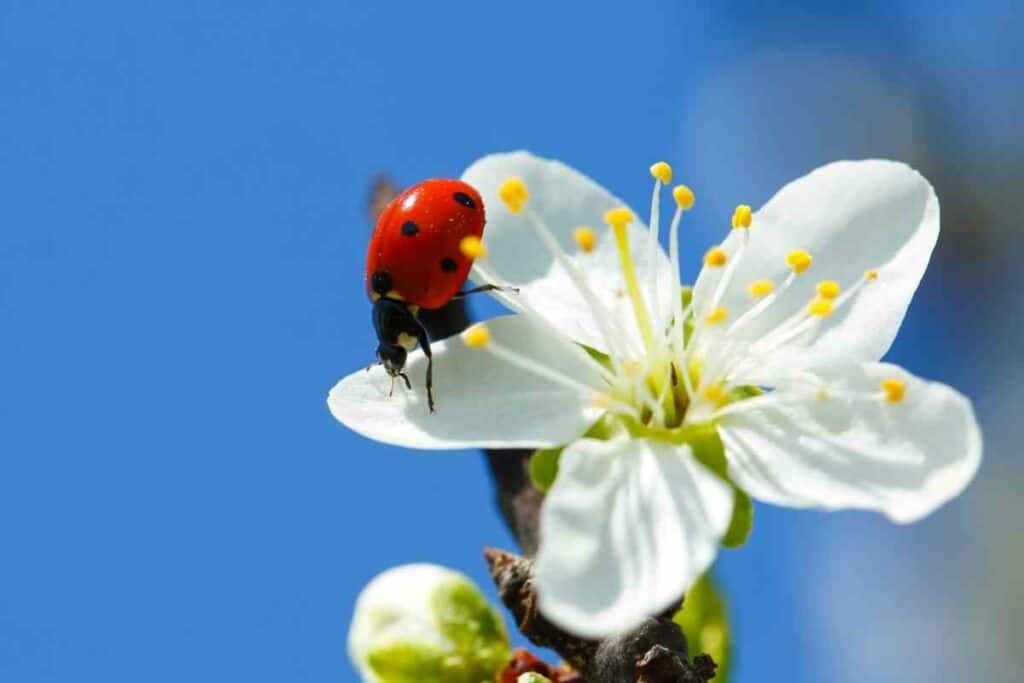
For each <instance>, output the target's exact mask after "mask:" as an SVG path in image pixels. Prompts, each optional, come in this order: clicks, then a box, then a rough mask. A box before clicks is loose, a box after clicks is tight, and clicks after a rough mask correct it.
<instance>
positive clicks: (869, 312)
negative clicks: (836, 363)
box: [694, 160, 939, 364]
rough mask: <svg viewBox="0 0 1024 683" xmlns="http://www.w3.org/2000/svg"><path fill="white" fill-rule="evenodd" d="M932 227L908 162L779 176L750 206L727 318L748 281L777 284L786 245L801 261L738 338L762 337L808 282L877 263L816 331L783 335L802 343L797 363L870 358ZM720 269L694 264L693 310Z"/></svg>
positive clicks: (802, 295) (893, 326)
mask: <svg viewBox="0 0 1024 683" xmlns="http://www.w3.org/2000/svg"><path fill="white" fill-rule="evenodd" d="M744 232H745V231H743V230H733V231H732V233H731V234H730V235H729V237H728V238H727V239H726V240H725V242H724V244H723V248H724V249H725V250H726V252H728V253H729V254H731V255H732V254H735V253H736V251H737V249H738V248H739V245H740V241H741V240H742V239H743V237H744V235H743V233H744ZM938 234H939V203H938V200H937V199H936V197H935V193H934V191H933V190H932V187H931V185H929V184H928V181H927V180H925V179H924V178H923V177H922V176H921V175H920V174H919V173H918V172H917V171H915V170H913V169H912V168H910V167H909V166H906V165H905V164H901V163H897V162H893V161H882V160H868V161H839V162H836V163H832V164H829V165H827V166H823V167H821V168H819V169H817V170H815V171H813V172H811V173H810V174H808V175H806V176H804V177H803V178H800V179H799V180H796V181H794V182H792V183H790V184H789V185H786V186H785V187H784V188H782V190H780V191H779V192H778V194H776V195H775V196H774V197H772V199H771V200H769V201H768V203H767V204H765V205H764V207H762V208H761V210H760V211H758V212H757V213H756V214H754V217H753V224H752V227H751V228H750V230H749V240H750V241H749V244H748V246H747V248H746V251H745V253H744V254H743V256H742V258H741V260H740V262H739V263H738V264H737V266H736V270H735V273H734V276H733V278H732V280H731V281H730V283H729V285H728V287H727V289H726V291H725V294H724V296H723V298H722V301H721V305H722V306H723V307H724V308H725V309H726V310H727V311H729V312H730V314H731V316H732V319H735V318H736V317H738V316H739V315H740V314H742V312H743V311H744V310H747V309H748V308H749V307H750V306H751V305H752V303H753V302H752V301H751V298H750V295H749V293H748V291H747V288H748V287H749V286H750V284H751V283H753V282H755V281H758V280H766V279H767V280H772V281H774V282H775V284H776V285H778V284H780V283H781V282H782V281H783V280H784V279H785V278H786V276H787V275H788V274H789V272H790V271H789V268H788V267H787V265H786V255H787V254H788V253H789V252H790V251H793V250H805V251H807V252H809V253H810V254H811V256H812V257H813V263H812V265H811V267H810V268H809V269H808V270H807V271H806V272H805V273H803V274H802V275H800V276H798V277H797V278H796V280H795V281H794V283H793V285H792V286H791V287H790V288H789V289H788V290H786V291H785V292H783V293H781V294H780V296H779V298H778V299H777V300H776V301H775V302H774V303H773V304H772V305H771V306H770V307H769V308H768V309H767V310H766V311H765V313H763V314H761V315H760V316H758V317H757V318H756V319H755V320H754V321H753V322H752V323H750V324H749V325H745V326H744V327H743V334H744V337H745V338H747V339H763V338H764V337H765V336H766V335H767V334H768V333H769V332H770V331H771V330H773V329H776V328H778V326H779V325H780V323H782V322H783V321H785V320H786V319H788V318H790V316H792V315H794V314H796V313H799V312H800V311H801V310H803V309H804V307H806V306H807V304H808V302H810V301H811V300H812V299H813V298H814V296H815V286H816V284H817V283H818V282H821V281H823V280H834V281H835V282H837V283H838V284H839V285H840V286H841V287H842V288H843V289H844V290H847V289H849V288H850V287H852V286H853V285H854V284H855V283H857V282H859V281H861V280H862V279H863V278H864V274H865V272H866V271H868V270H877V272H878V279H877V280H875V281H873V282H870V283H867V284H866V285H865V286H864V287H863V288H862V289H861V290H860V291H859V292H858V293H857V294H856V295H855V296H854V298H853V299H852V300H851V301H849V302H848V303H846V304H845V305H843V306H841V307H840V308H839V309H838V310H836V312H835V313H833V314H832V315H831V316H829V317H828V318H826V319H825V320H823V321H822V323H821V325H820V327H819V329H818V331H817V334H811V335H809V336H804V337H802V338H801V339H799V340H798V341H796V342H793V343H792V344H791V346H793V345H796V346H799V347H806V348H805V349H804V350H803V351H802V352H801V353H800V358H801V362H802V363H806V364H811V363H822V362H828V361H829V360H835V359H847V360H850V359H852V360H855V361H875V360H878V359H880V358H881V357H882V356H883V355H884V354H885V352H886V351H887V350H888V349H889V346H890V344H891V343H892V340H893V338H894V337H895V336H896V332H897V331H898V330H899V326H900V323H901V322H902V321H903V316H904V315H905V313H906V310H907V307H908V306H909V304H910V299H911V297H912V296H913V294H914V291H915V290H916V289H917V285H918V283H919V282H920V280H921V276H922V275H923V274H924V271H925V268H926V267H927V265H928V259H929V257H930V255H931V252H932V248H933V247H934V246H935V240H936V239H937V237H938ZM723 271H724V269H723V268H716V269H713V268H704V269H703V270H702V271H701V274H700V277H699V278H698V280H697V285H696V289H695V291H694V299H695V301H696V302H697V305H698V309H697V310H698V311H703V310H704V308H706V307H709V306H710V305H711V304H710V301H709V300H710V299H711V297H712V296H713V292H714V290H715V289H716V288H717V286H718V281H719V279H720V278H721V276H722V273H723ZM790 350H792V349H790Z"/></svg>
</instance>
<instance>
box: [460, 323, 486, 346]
mask: <svg viewBox="0 0 1024 683" xmlns="http://www.w3.org/2000/svg"><path fill="white" fill-rule="evenodd" d="M462 341H463V342H465V344H466V346H468V347H469V348H471V349H484V348H487V345H488V344H490V343H491V331H490V330H489V329H487V325H484V324H483V323H477V324H476V325H473V326H472V327H470V328H469V329H468V330H466V331H465V332H463V333H462Z"/></svg>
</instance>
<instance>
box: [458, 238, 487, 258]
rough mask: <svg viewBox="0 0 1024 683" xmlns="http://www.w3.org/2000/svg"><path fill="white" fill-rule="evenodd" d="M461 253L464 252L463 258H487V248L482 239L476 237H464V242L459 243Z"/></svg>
mask: <svg viewBox="0 0 1024 683" xmlns="http://www.w3.org/2000/svg"><path fill="white" fill-rule="evenodd" d="M459 251H461V252H462V255H463V256H466V257H468V258H471V259H479V258H484V257H485V256H487V247H485V246H484V243H483V242H481V241H480V238H479V237H477V236H476V235H469V236H468V237H463V238H462V241H461V242H459Z"/></svg>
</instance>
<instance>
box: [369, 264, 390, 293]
mask: <svg viewBox="0 0 1024 683" xmlns="http://www.w3.org/2000/svg"><path fill="white" fill-rule="evenodd" d="M370 285H371V286H372V287H373V291H374V292H376V293H377V294H380V295H381V296H384V295H385V294H387V293H388V292H390V291H391V285H392V282H391V273H388V272H386V271H383V270H378V271H377V272H376V273H374V274H373V277H371V278H370Z"/></svg>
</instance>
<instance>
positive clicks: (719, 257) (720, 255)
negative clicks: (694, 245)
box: [704, 247, 729, 268]
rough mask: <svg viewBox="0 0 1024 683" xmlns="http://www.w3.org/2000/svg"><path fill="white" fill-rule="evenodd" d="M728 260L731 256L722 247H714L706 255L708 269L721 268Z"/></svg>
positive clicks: (705, 261)
mask: <svg viewBox="0 0 1024 683" xmlns="http://www.w3.org/2000/svg"><path fill="white" fill-rule="evenodd" d="M728 260H729V256H728V255H727V254H726V253H725V249H722V248H721V247H712V248H711V249H708V253H706V254H704V265H705V266H707V267H708V268H721V267H722V266H724V265H725V264H726V262H727V261H728Z"/></svg>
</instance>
